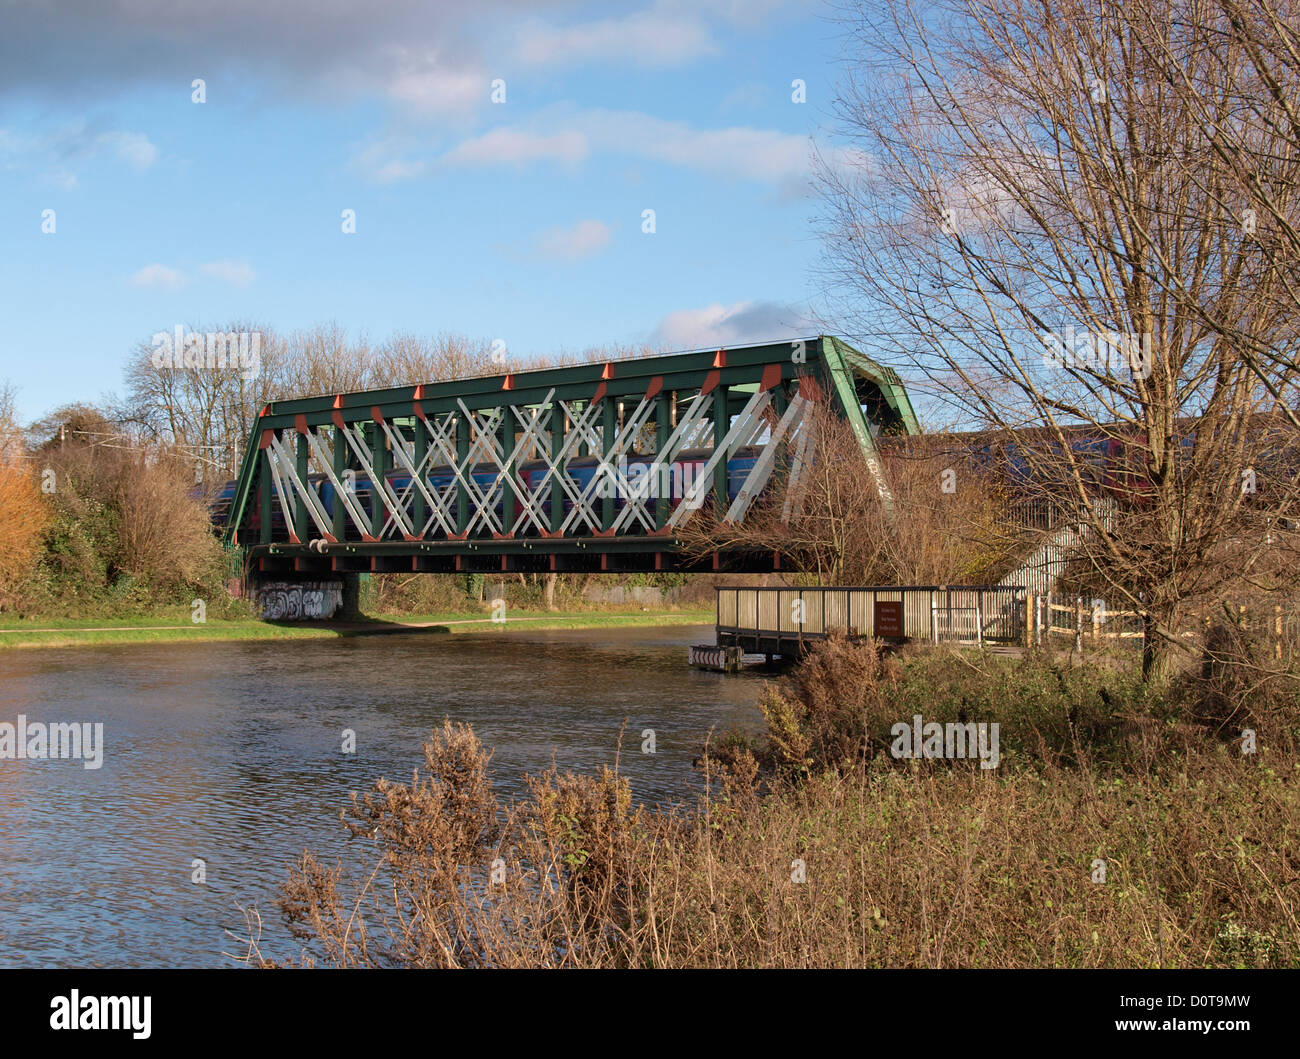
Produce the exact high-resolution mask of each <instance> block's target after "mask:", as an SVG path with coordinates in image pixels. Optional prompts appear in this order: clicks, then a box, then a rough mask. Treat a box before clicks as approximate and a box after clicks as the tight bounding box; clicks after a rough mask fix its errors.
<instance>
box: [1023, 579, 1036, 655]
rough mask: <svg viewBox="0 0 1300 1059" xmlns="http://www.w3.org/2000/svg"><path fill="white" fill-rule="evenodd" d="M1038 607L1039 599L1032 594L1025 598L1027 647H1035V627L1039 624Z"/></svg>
mask: <svg viewBox="0 0 1300 1059" xmlns="http://www.w3.org/2000/svg"><path fill="white" fill-rule="evenodd" d="M1037 606H1038V597H1037V596H1036V595H1034V594H1033V593H1032V592H1031V593H1030V594H1029V595H1027V596H1026V597H1025V646H1026V647H1033V646H1034V626H1035V625H1036V624H1037V623H1036V622H1035V620H1034V619H1035V618H1037V616H1038V612H1037V610H1036V608H1037Z"/></svg>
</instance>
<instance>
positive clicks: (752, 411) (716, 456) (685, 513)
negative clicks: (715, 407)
mask: <svg viewBox="0 0 1300 1059" xmlns="http://www.w3.org/2000/svg"><path fill="white" fill-rule="evenodd" d="M771 403H772V394H771V393H770V392H769V391H767V390H756V391H755V392H754V394H753V396H752V397H750V399H749V400H748V401H747V402H745V407H744V408H742V409H741V411H740V415H738V416H737V417H736V421H735V422H734V423H732V424H731V429H729V430H728V431H727V433H726V435H725V436H724V437H723V439H722V444H720V445H718V446H716V447H715V448H714V450H713V455H712V456H710V457H709V460H708V462H707V463H706V464H705V465H704V468H703V470H701V471H700V474H699V477H698V478H696V480H695V481H694V482H692V483H691V488H690V489H689V490H688V491H687V493H686V495H685V496H684V497H682V502H681V503H680V504H678V505H677V510H676V511H674V512H673V513H672V515H671V516H669V519H668V524H667V525H668V528H670V529H676V528H677V527H678V526H679V525H685V524H686V523H687V522H688V521H689V520H690V518H691V516H692V515H694V514H695V512H696V510H697V509H698V508H699V507H700V506H701V505H702V504H703V502H704V493H705V492H707V491H708V489H709V487H710V486H711V485H712V480H713V471H714V470H715V469H716V467H717V466H718V463H719V462H720V461H725V460H729V459H730V458H731V453H732V451H733V449H734V448H735V447H736V439H737V438H739V437H741V436H742V435H744V436H745V437H747V438H748V437H753V436H754V419H755V418H757V417H760V416H762V414H763V412H764V411H766V410H767V406H768V405H769V404H771Z"/></svg>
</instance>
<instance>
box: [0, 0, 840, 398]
mask: <svg viewBox="0 0 1300 1059" xmlns="http://www.w3.org/2000/svg"><path fill="white" fill-rule="evenodd" d="M54 6H55V7H56V8H57V11H58V13H57V14H52V13H50V11H49V8H48V6H47V5H41V4H36V3H25V2H17V3H8V4H5V5H4V14H3V22H4V32H3V34H0V247H3V254H0V315H2V318H3V327H2V328H0V382H3V381H5V380H7V381H9V382H11V383H13V384H14V385H15V386H16V387H18V391H19V392H18V406H19V411H20V413H21V415H22V416H23V418H25V419H32V418H35V417H37V416H39V415H41V414H43V413H44V412H45V411H48V410H49V409H50V408H51V407H53V406H55V405H58V404H62V403H65V402H68V401H73V400H96V399H98V398H99V397H100V396H101V395H102V394H104V393H106V392H108V391H112V390H120V388H121V367H122V364H123V362H124V360H125V358H126V357H127V355H128V354H129V353H130V351H131V350H132V349H133V348H134V347H135V346H136V345H137V344H138V343H140V342H142V341H145V342H147V341H148V339H149V337H150V336H151V335H152V334H154V333H155V332H157V331H162V330H170V329H171V328H172V327H174V326H175V325H176V324H185V325H191V326H196V327H201V326H204V325H206V326H208V327H213V326H217V325H224V324H227V323H232V322H235V321H255V322H257V323H261V324H265V325H269V326H271V327H274V328H275V329H277V330H279V331H282V332H287V331H292V330H293V329H295V328H299V327H308V326H311V325H314V324H317V323H324V322H328V321H337V322H338V323H339V324H341V325H342V326H344V327H345V328H347V329H348V330H349V331H350V332H352V333H353V334H358V333H365V334H366V335H367V336H368V337H370V338H371V339H372V340H382V339H383V338H385V337H387V336H388V335H390V334H392V333H394V332H398V331H408V332H417V333H437V332H443V331H451V332H457V333H461V334H465V335H468V336H471V337H474V338H483V339H489V340H491V339H498V338H499V339H502V340H504V341H505V343H506V345H507V347H508V348H509V349H510V351H511V353H512V354H513V355H515V356H518V357H521V358H527V357H530V356H532V355H537V354H545V353H547V352H552V351H559V350H571V351H572V350H579V349H583V348H586V347H589V346H593V345H603V344H606V343H636V342H642V341H650V342H656V343H663V344H665V345H666V346H667V347H669V348H671V349H684V348H694V347H699V346H710V345H715V344H736V343H739V342H744V341H757V340H763V339H767V338H784V337H787V336H789V335H791V334H803V333H808V332H810V331H813V330H815V329H816V327H815V325H814V324H812V323H811V322H810V319H811V314H812V313H813V312H815V311H816V308H817V304H818V301H817V282H818V281H817V278H816V275H815V273H814V271H813V266H815V264H816V261H817V258H818V256H819V254H820V252H821V248H820V246H819V243H818V241H817V238H816V236H815V234H814V231H813V228H812V224H811V222H812V220H813V218H814V217H815V215H816V212H817V209H818V206H817V202H816V199H815V197H814V196H813V194H812V191H811V188H810V187H809V185H808V178H809V175H810V173H811V150H812V148H813V146H814V144H816V145H817V147H818V148H819V149H820V150H821V151H822V153H823V154H824V155H826V156H828V157H830V158H832V159H835V158H838V157H841V153H842V150H843V149H842V147H839V146H837V145H836V142H835V140H834V138H833V136H832V135H831V133H830V131H829V130H830V128H831V126H832V124H833V119H832V114H831V97H832V94H833V87H834V83H835V80H836V76H837V71H838V65H837V63H838V57H839V54H840V48H841V43H840V35H839V32H838V28H837V27H836V25H835V24H834V23H833V21H832V20H831V18H832V15H833V11H832V9H831V8H829V7H826V6H824V5H822V4H820V3H806V2H797V3H782V2H780V0H755V2H752V3H742V2H739V0H737V2H730V0H690V2H686V0H681V2H679V0H653V2H649V3H645V2H642V3H633V4H610V3H605V4H584V3H548V2H535V3H520V2H514V0H508V2H502V0H485V2H482V3H478V4H474V5H464V4H455V5H452V4H447V5H445V6H444V5H441V4H431V3H428V2H415V0H391V2H389V3H385V4H373V5H368V6H367V5H360V4H356V3H355V0H353V2H350V3H340V2H337V0H321V2H319V3H313V4H306V3H297V4H278V5H271V4H268V3H266V0H256V2H255V0H228V2H226V3H222V4H216V3H206V4H199V3H192V2H190V0H98V2H91V0H64V2H62V3H59V4H57V5H54ZM268 8H270V10H268ZM470 8H472V11H467V9H470ZM196 78H202V79H203V81H204V89H205V93H206V102H203V103H195V102H193V101H192V96H193V93H194V89H193V87H192V83H193V81H194V80H195V79H196ZM796 78H799V79H802V80H803V81H804V82H805V84H806V98H807V101H806V103H802V104H799V103H795V102H793V100H792V94H793V89H792V82H793V81H794V80H795V79H796ZM496 79H501V80H503V81H504V92H505V102H503V103H496V102H493V101H492V95H493V82H494V80H496ZM499 94H500V92H499V91H498V95H499ZM346 209H350V210H353V211H355V215H356V232H355V234H344V233H343V232H342V230H341V226H342V220H341V215H342V212H343V211H344V210H346ZM646 209H653V210H654V211H655V229H656V230H655V232H654V234H645V233H643V232H642V215H643V210H646ZM46 210H53V211H55V212H54V224H55V231H54V232H53V233H46V232H43V231H42V222H43V216H45V215H44V211H46Z"/></svg>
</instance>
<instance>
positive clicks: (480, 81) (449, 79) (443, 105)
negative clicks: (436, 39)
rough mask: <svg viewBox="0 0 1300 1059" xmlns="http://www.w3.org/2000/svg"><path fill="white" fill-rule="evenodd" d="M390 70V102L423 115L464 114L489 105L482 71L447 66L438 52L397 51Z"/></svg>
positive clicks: (388, 89)
mask: <svg viewBox="0 0 1300 1059" xmlns="http://www.w3.org/2000/svg"><path fill="white" fill-rule="evenodd" d="M389 70H390V71H391V72H389V73H388V74H387V83H386V84H385V90H386V92H387V93H388V96H389V98H390V99H394V100H396V101H397V102H399V103H404V104H406V105H407V106H409V107H411V108H412V109H414V110H417V111H421V112H424V113H452V114H458V113H463V112H465V111H468V110H472V109H473V108H474V106H475V105H476V104H478V103H485V102H487V99H488V95H489V92H490V80H489V78H488V77H487V76H486V75H485V73H484V72H483V71H482V70H481V69H479V68H474V69H470V68H469V67H466V66H460V67H456V66H452V65H450V64H448V63H444V62H442V61H441V59H440V57H439V53H438V52H437V51H424V52H419V51H413V50H411V49H406V48H402V49H397V50H396V51H395V53H394V55H393V60H392V62H391V65H390V67H389Z"/></svg>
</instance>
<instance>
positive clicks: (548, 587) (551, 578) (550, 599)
mask: <svg viewBox="0 0 1300 1059" xmlns="http://www.w3.org/2000/svg"><path fill="white" fill-rule="evenodd" d="M557 576H558V575H557V574H547V575H546V579H545V581H544V582H543V584H544V585H545V591H546V609H547V610H554V609H555V579H556V577H557Z"/></svg>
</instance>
